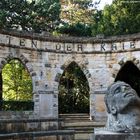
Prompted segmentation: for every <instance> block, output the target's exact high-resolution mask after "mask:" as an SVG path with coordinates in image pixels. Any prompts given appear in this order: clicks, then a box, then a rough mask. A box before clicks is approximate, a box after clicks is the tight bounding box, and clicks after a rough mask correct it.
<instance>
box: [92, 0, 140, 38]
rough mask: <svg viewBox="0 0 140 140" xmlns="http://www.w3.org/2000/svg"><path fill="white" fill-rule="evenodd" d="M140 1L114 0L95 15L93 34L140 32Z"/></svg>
mask: <svg viewBox="0 0 140 140" xmlns="http://www.w3.org/2000/svg"><path fill="white" fill-rule="evenodd" d="M139 7H140V3H135V2H132V1H128V0H124V1H121V0H114V1H113V3H112V4H111V5H106V6H105V8H104V9H103V10H102V11H98V12H97V13H96V14H95V15H94V16H93V18H94V21H95V22H93V26H92V34H93V36H95V35H97V34H105V35H120V34H132V33H137V32H140V26H139V24H140V8H139Z"/></svg>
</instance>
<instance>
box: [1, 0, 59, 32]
mask: <svg viewBox="0 0 140 140" xmlns="http://www.w3.org/2000/svg"><path fill="white" fill-rule="evenodd" d="M59 14H60V4H59V0H38V1H35V0H32V1H31V2H30V1H27V0H1V1H0V29H21V30H26V31H34V32H41V31H50V32H51V31H52V30H54V29H55V26H56V25H57V24H58V21H59Z"/></svg>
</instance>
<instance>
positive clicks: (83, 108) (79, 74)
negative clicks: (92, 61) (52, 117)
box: [59, 61, 89, 113]
mask: <svg viewBox="0 0 140 140" xmlns="http://www.w3.org/2000/svg"><path fill="white" fill-rule="evenodd" d="M62 103H63V104H62ZM59 112H60V113H89V85H88V81H87V78H86V76H85V74H84V73H83V71H82V70H81V68H80V67H79V66H78V64H77V63H76V62H75V61H72V62H71V63H70V64H69V65H68V66H67V67H66V68H65V69H64V72H63V74H62V76H61V78H60V81H59Z"/></svg>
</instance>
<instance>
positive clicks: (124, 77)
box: [115, 61, 140, 97]
mask: <svg viewBox="0 0 140 140" xmlns="http://www.w3.org/2000/svg"><path fill="white" fill-rule="evenodd" d="M115 81H124V82H126V83H128V84H129V85H131V87H132V88H133V89H135V90H136V92H137V93H138V96H139V97H140V70H139V69H138V68H137V66H136V65H135V64H134V63H133V62H132V61H127V62H126V63H125V64H124V66H123V67H122V68H121V69H120V71H119V72H118V74H117V76H116V79H115Z"/></svg>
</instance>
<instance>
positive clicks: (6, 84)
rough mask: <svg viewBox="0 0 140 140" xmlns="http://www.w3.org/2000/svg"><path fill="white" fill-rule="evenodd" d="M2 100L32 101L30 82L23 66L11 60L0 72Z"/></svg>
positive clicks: (17, 61)
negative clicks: (0, 77)
mask: <svg viewBox="0 0 140 140" xmlns="http://www.w3.org/2000/svg"><path fill="white" fill-rule="evenodd" d="M2 79H3V99H4V100H18V101H19V100H32V81H31V78H30V75H29V73H28V71H27V70H26V69H25V67H24V65H23V64H22V63H21V62H20V61H19V60H17V59H13V60H11V61H10V62H9V63H8V64H6V65H5V66H4V68H3V70H2Z"/></svg>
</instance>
